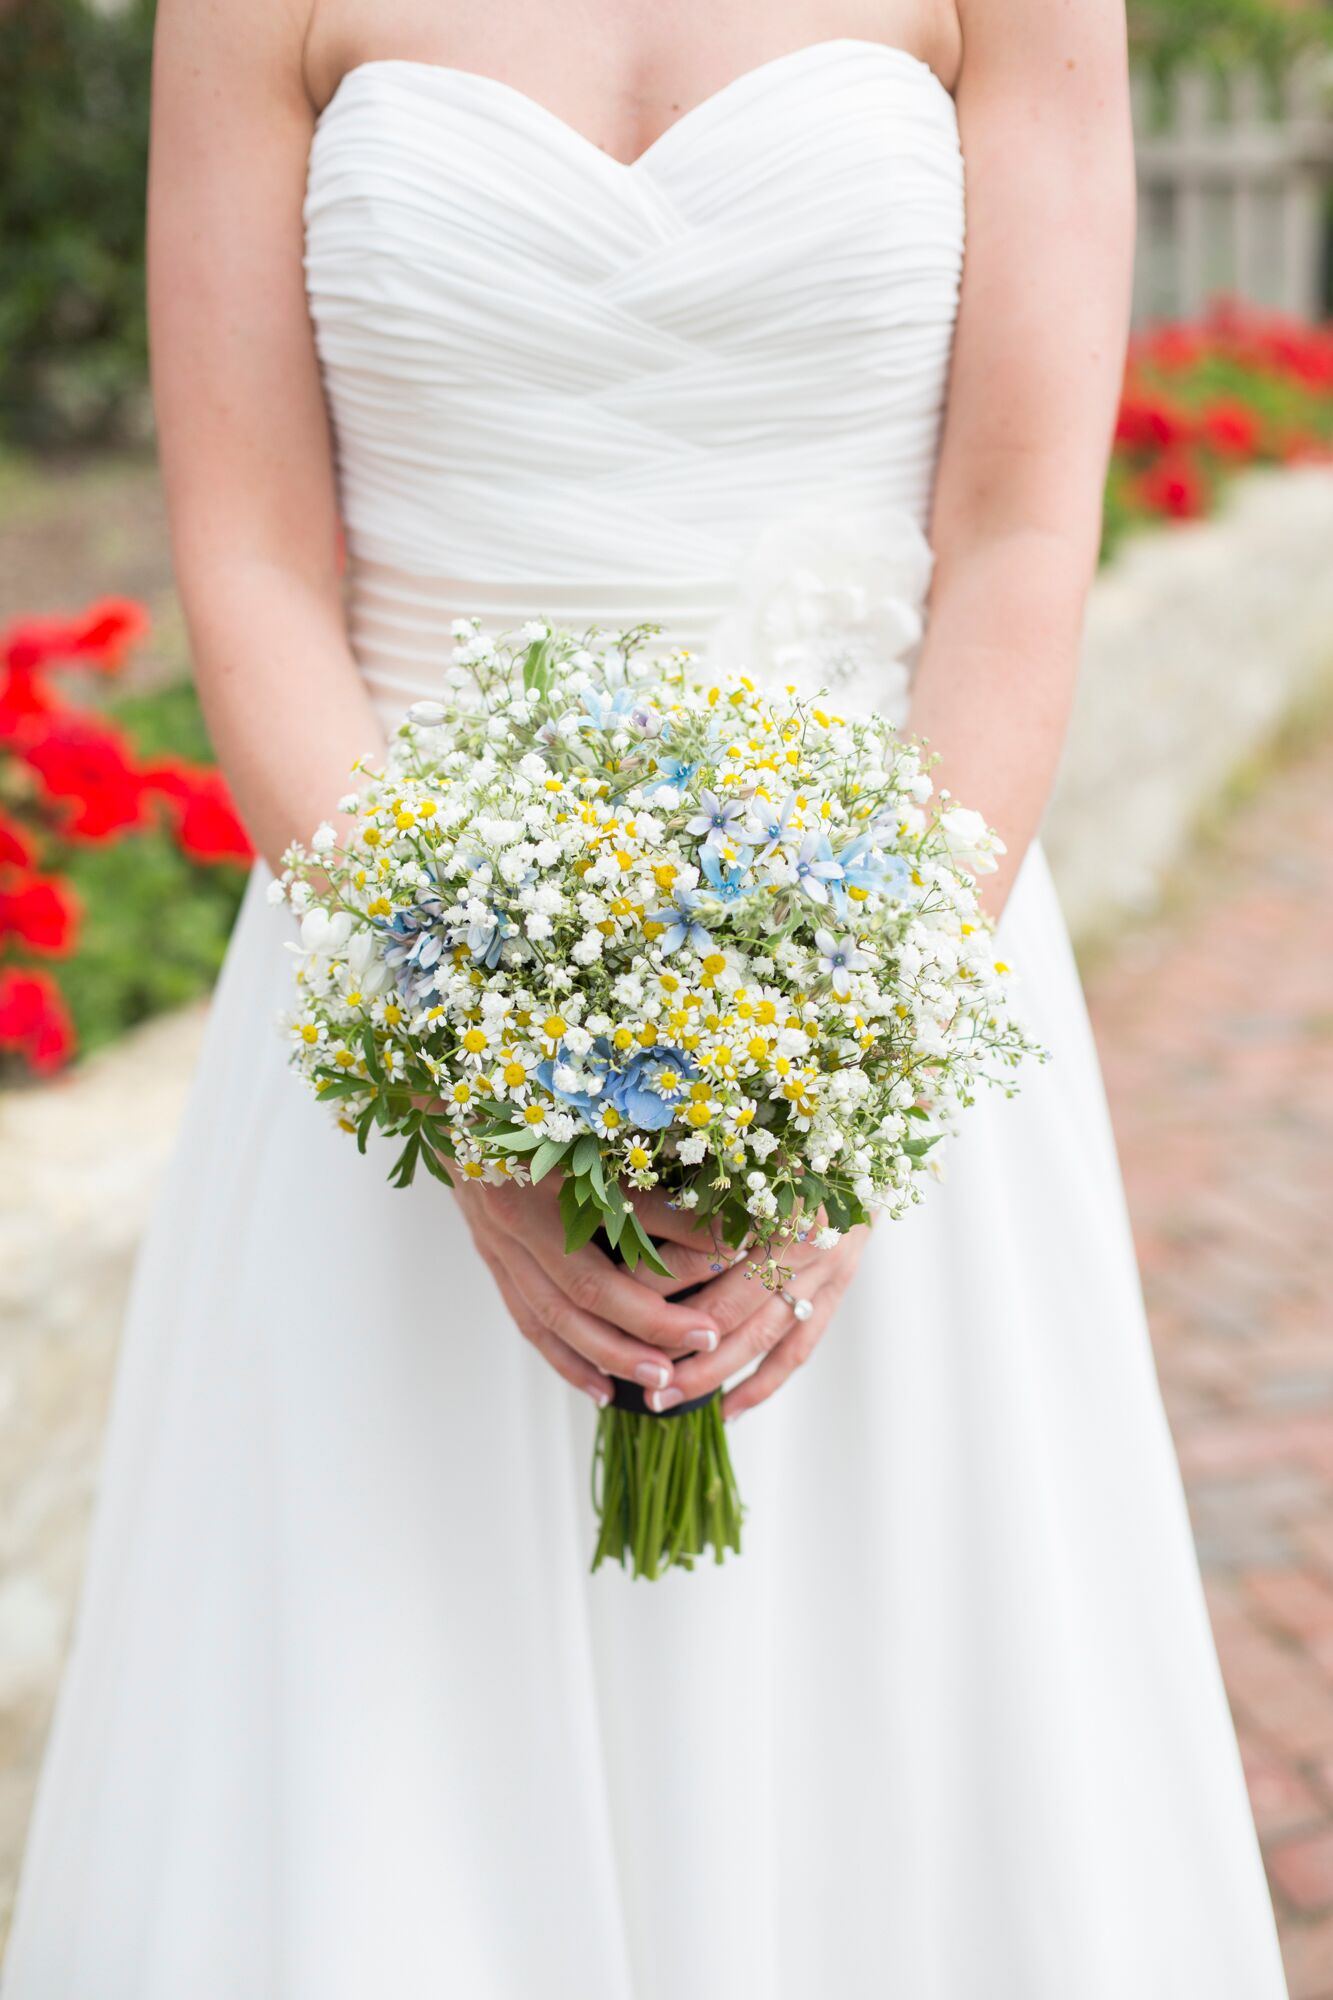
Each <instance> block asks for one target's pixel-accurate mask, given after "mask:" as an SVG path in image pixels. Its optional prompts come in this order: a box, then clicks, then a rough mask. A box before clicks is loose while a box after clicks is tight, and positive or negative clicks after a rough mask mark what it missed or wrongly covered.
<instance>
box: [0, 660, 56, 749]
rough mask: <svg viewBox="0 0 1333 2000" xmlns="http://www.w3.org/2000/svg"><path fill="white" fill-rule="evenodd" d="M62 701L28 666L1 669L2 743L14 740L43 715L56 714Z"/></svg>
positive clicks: (0, 713) (0, 734)
mask: <svg viewBox="0 0 1333 2000" xmlns="http://www.w3.org/2000/svg"><path fill="white" fill-rule="evenodd" d="M58 706H59V704H58V703H57V702H56V701H55V700H54V699H53V698H52V696H51V695H50V694H49V693H48V692H47V690H46V688H45V687H44V686H43V685H42V682H41V680H40V678H39V677H38V675H37V674H36V673H35V672H33V670H32V669H31V668H29V667H15V666H10V667H9V668H8V669H7V670H5V669H0V742H11V743H12V742H13V741H14V740H15V739H16V738H17V737H18V736H20V735H21V734H22V732H23V730H24V728H25V727H28V726H31V724H32V723H33V721H34V720H35V719H37V718H39V717H41V716H45V715H52V714H54V712H55V710H56V708H57V707H58Z"/></svg>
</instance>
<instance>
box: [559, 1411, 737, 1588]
mask: <svg viewBox="0 0 1333 2000" xmlns="http://www.w3.org/2000/svg"><path fill="white" fill-rule="evenodd" d="M592 1497H593V1506H594V1508H595V1509H596V1512H597V1515H598V1524H599V1525H598V1534H597V1547H596V1550H595V1551H594V1554H593V1559H592V1566H593V1568H594V1570H596V1569H598V1568H599V1567H600V1566H601V1564H602V1563H604V1562H605V1561H607V1559H608V1558H610V1559H611V1560H612V1561H614V1562H618V1563H620V1564H621V1566H622V1567H623V1568H624V1569H627V1570H629V1571H630V1573H631V1574H632V1575H634V1576H636V1577H637V1576H643V1577H647V1578H648V1579H649V1580H650V1581H652V1580H655V1579H656V1578H657V1577H659V1576H660V1575H661V1574H662V1572H663V1571H664V1570H666V1569H671V1568H672V1567H679V1568H681V1569H693V1567H694V1564H695V1561H696V1559H697V1558H698V1557H699V1556H702V1555H706V1554H707V1552H708V1551H709V1550H710V1549H711V1550H712V1552H713V1560H714V1561H715V1562H719V1563H720V1562H723V1561H725V1560H726V1555H727V1551H728V1550H730V1551H731V1552H732V1553H733V1554H735V1555H739V1554H740V1550H741V1519H742V1515H743V1513H744V1509H743V1508H742V1506H741V1498H740V1493H739V1491H738V1489H737V1486H736V1475H735V1473H734V1471H733V1470H732V1465H731V1453H730V1451H729V1449H728V1447H727V1432H726V1425H725V1424H724V1423H723V1421H722V1398H721V1396H720V1395H718V1394H717V1393H716V1391H715V1392H714V1393H713V1394H712V1395H709V1396H699V1397H697V1398H696V1399H695V1400H694V1401H693V1402H689V1403H681V1404H679V1405H678V1406H677V1407H676V1408H675V1409H672V1410H667V1411H665V1412H664V1413H663V1414H662V1415H661V1416H657V1415H655V1414H654V1413H653V1411H651V1410H650V1409H648V1407H647V1404H646V1403H645V1401H644V1397H643V1391H642V1390H641V1389H640V1388H638V1386H637V1385H636V1384H635V1383H632V1382H617V1384H616V1393H615V1396H614V1397H613V1399H612V1401H611V1402H610V1403H608V1404H607V1406H606V1408H605V1409H604V1410H603V1411H602V1412H601V1413H600V1415H599V1416H598V1419H597V1441H596V1444H595V1446H594V1452H593V1480H592Z"/></svg>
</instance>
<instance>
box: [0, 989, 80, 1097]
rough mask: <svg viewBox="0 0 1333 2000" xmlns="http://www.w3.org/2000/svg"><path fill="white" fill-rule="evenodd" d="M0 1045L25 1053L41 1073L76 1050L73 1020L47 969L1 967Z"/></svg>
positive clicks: (55, 1066) (54, 1067)
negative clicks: (30, 970) (34, 970)
mask: <svg viewBox="0 0 1333 2000" xmlns="http://www.w3.org/2000/svg"><path fill="white" fill-rule="evenodd" d="M0 1049H10V1050H13V1051H14V1052H15V1053H16V1054H18V1055H21V1056H24V1057H26V1059H27V1061H28V1062H29V1063H30V1064H31V1066H32V1068H33V1069H35V1070H37V1071H38V1072H39V1073H41V1074H45V1073H46V1072H47V1071H50V1070H54V1069H59V1068H60V1065H61V1064H62V1063H64V1062H67V1061H68V1059H69V1057H70V1056H71V1055H72V1054H73V1052H74V1024H73V1022H72V1021H71V1020H70V1018H69V1015H68V1013H67V1012H66V1011H65V1003H64V1001H63V1000H62V999H61V997H60V992H59V989H58V988H57V987H56V985H55V983H54V981H53V980H52V979H50V978H49V977H48V976H47V974H46V973H44V972H28V971H27V970H25V969H24V968H22V967H19V966H10V967H9V968H7V969H0Z"/></svg>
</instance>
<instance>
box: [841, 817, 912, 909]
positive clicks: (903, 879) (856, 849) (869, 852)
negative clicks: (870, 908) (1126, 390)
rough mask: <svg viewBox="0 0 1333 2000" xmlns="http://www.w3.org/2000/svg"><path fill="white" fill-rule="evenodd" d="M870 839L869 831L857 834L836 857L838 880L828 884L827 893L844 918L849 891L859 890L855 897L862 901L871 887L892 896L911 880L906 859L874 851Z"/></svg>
mask: <svg viewBox="0 0 1333 2000" xmlns="http://www.w3.org/2000/svg"><path fill="white" fill-rule="evenodd" d="M874 841H875V835H874V833H873V832H871V833H862V834H858V836H857V838H856V839H855V840H853V841H852V842H851V843H850V844H849V845H848V846H846V847H844V848H843V850H842V853H841V854H840V855H839V856H838V860H839V861H840V862H841V864H842V880H841V881H839V882H834V883H832V884H831V885H830V890H829V894H830V896H831V899H832V902H833V907H834V908H835V909H836V910H837V912H838V915H839V916H840V917H846V916H847V915H848V913H849V911H850V910H851V907H852V900H851V897H850V896H849V893H848V892H849V891H850V890H852V889H860V890H862V891H863V892H864V893H863V895H862V897H861V898H860V899H859V900H861V901H864V899H865V896H867V895H870V894H871V893H872V892H873V891H875V890H878V891H879V892H880V893H881V894H882V895H893V894H894V893H896V892H897V891H898V890H901V889H903V888H905V887H906V886H907V884H908V883H909V882H910V881H911V879H912V869H911V864H910V862H908V861H906V860H904V858H903V856H902V855H901V854H881V853H878V852H877V851H876V850H875V847H874Z"/></svg>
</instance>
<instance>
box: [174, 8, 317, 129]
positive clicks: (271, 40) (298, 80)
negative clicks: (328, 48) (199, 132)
mask: <svg viewBox="0 0 1333 2000" xmlns="http://www.w3.org/2000/svg"><path fill="white" fill-rule="evenodd" d="M314 6H315V0H158V7H157V16H156V34H155V39H154V51H153V78H154V106H155V110H157V111H159V112H160V111H161V109H162V107H163V101H164V99H166V100H168V101H169V102H174V103H175V104H177V105H179V106H185V105H190V106H196V107H198V106H202V105H204V104H205V103H210V102H211V103H212V104H214V105H215V106H216V105H221V104H223V103H224V102H225V103H230V104H232V105H234V106H235V107H236V109H237V111H238V113H240V114H241V115H244V110H245V109H246V108H247V107H249V106H252V105H254V103H255V102H256V101H259V102H261V103H262V104H263V105H264V106H265V107H266V108H267V109H269V110H272V109H273V108H274V107H275V106H282V105H285V106H287V107H288V108H289V109H290V110H292V111H293V112H299V111H300V110H301V109H303V108H304V109H307V110H308V109H309V95H308V92H307V89H306V82H305V70H304V64H305V49H306V42H307V38H308V35H309V31H310V24H311V19H312V16H313V12H314Z"/></svg>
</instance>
